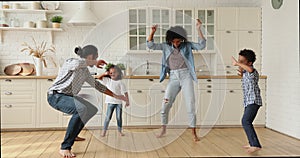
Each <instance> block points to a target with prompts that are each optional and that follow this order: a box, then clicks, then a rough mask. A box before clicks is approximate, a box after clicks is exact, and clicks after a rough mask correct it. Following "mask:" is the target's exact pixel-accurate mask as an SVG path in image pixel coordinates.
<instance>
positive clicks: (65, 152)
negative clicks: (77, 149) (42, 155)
mask: <svg viewBox="0 0 300 158" xmlns="http://www.w3.org/2000/svg"><path fill="white" fill-rule="evenodd" d="M59 154H60V155H61V156H63V157H64V158H72V157H76V155H75V154H74V153H72V152H71V150H60V151H59Z"/></svg>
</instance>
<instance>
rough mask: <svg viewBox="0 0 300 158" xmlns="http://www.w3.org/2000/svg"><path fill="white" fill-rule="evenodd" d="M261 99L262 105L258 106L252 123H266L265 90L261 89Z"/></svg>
mask: <svg viewBox="0 0 300 158" xmlns="http://www.w3.org/2000/svg"><path fill="white" fill-rule="evenodd" d="M260 93H261V99H262V101H263V105H262V106H261V107H260V108H259V110H258V112H257V115H256V117H255V119H254V122H253V124H254V125H265V124H266V90H264V89H262V90H261V92H260Z"/></svg>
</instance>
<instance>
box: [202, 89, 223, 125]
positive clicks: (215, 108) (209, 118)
mask: <svg viewBox="0 0 300 158" xmlns="http://www.w3.org/2000/svg"><path fill="white" fill-rule="evenodd" d="M198 95H200V96H199V97H198V98H200V99H198V106H200V107H198V109H199V110H200V115H199V112H198V114H197V120H198V121H197V122H198V124H199V123H200V125H201V126H213V125H219V124H220V119H221V117H220V115H221V110H222V105H223V104H222V102H221V99H220V96H224V94H222V91H221V90H200V94H198Z"/></svg>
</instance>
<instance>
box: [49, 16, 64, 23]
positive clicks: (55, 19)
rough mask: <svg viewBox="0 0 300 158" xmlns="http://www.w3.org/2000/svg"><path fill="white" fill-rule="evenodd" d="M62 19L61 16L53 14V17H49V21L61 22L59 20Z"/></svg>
mask: <svg viewBox="0 0 300 158" xmlns="http://www.w3.org/2000/svg"><path fill="white" fill-rule="evenodd" d="M62 19H63V17H62V16H59V15H56V16H53V17H52V18H51V22H54V23H61V22H62Z"/></svg>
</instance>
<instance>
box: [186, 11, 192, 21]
mask: <svg viewBox="0 0 300 158" xmlns="http://www.w3.org/2000/svg"><path fill="white" fill-rule="evenodd" d="M184 13H185V14H184V23H185V24H191V23H192V11H191V10H186V11H185V12H184Z"/></svg>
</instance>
